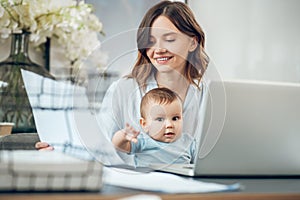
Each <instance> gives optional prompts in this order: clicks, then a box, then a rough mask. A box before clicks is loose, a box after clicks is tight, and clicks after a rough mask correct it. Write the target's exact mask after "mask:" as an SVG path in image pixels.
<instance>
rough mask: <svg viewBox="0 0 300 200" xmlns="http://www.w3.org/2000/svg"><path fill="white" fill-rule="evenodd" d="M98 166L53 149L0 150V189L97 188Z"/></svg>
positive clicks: (52, 189)
mask: <svg viewBox="0 0 300 200" xmlns="http://www.w3.org/2000/svg"><path fill="white" fill-rule="evenodd" d="M102 170H103V168H102V165H101V164H100V163H99V162H94V161H87V160H82V159H78V158H75V157H71V156H68V155H66V154H63V153H61V152H57V151H35V150H33V151H31V150H16V151H0V180H1V181H0V191H99V190H100V189H101V188H102V185H103V182H102V174H103V171H102Z"/></svg>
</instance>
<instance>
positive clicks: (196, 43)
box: [189, 37, 198, 52]
mask: <svg viewBox="0 0 300 200" xmlns="http://www.w3.org/2000/svg"><path fill="white" fill-rule="evenodd" d="M197 46H198V42H197V39H196V37H193V38H192V40H191V42H190V47H189V52H193V51H195V49H196V48H197Z"/></svg>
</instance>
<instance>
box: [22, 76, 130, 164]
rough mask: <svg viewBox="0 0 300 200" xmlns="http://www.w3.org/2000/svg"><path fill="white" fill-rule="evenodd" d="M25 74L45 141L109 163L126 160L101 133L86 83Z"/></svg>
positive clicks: (26, 85) (60, 148)
mask: <svg viewBox="0 0 300 200" xmlns="http://www.w3.org/2000/svg"><path fill="white" fill-rule="evenodd" d="M22 76H23V80H24V83H25V88H26V91H27V94H28V97H29V101H30V104H31V107H32V110H33V115H34V119H35V123H36V128H37V132H38V134H39V137H40V139H41V141H45V142H47V143H49V144H50V145H52V146H53V147H54V149H55V150H58V151H63V152H65V153H69V154H71V155H73V156H78V157H81V158H84V159H96V160H98V161H100V162H101V163H103V164H105V165H118V164H124V161H123V160H122V159H121V158H120V157H119V155H118V154H117V152H116V150H115V148H114V146H113V145H112V143H111V141H110V139H108V138H107V137H106V136H105V134H103V133H101V131H100V129H99V126H100V125H99V124H98V122H97V120H96V117H95V116H94V114H93V113H92V112H91V111H90V109H89V102H88V99H87V96H86V90H85V88H84V87H79V86H75V85H72V84H70V83H67V82H59V81H55V80H52V79H49V78H44V77H42V76H39V75H37V74H35V73H32V72H29V71H25V70H22Z"/></svg>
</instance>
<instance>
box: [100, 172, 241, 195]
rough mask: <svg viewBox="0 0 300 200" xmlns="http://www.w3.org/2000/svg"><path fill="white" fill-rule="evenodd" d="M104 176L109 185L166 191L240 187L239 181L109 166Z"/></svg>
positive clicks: (199, 190)
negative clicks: (221, 181) (212, 180)
mask: <svg viewBox="0 0 300 200" xmlns="http://www.w3.org/2000/svg"><path fill="white" fill-rule="evenodd" d="M103 178H104V179H103V182H104V184H108V185H114V186H119V187H125V188H132V189H138V190H147V191H155V192H165V193H206V192H220V191H233V190H238V189H239V188H240V184H238V183H237V184H232V185H224V184H218V183H208V182H202V181H198V180H195V179H192V178H185V177H181V176H177V175H174V174H168V173H161V172H149V173H140V172H135V171H131V170H126V169H119V168H108V167H105V168H104V177H103Z"/></svg>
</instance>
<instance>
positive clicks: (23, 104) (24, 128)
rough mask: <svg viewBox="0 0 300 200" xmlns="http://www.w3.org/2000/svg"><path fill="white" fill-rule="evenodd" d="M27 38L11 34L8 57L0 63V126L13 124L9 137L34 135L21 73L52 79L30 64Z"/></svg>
mask: <svg viewBox="0 0 300 200" xmlns="http://www.w3.org/2000/svg"><path fill="white" fill-rule="evenodd" d="M29 36H30V33H27V32H25V33H14V34H12V35H11V49H10V55H9V57H8V58H6V59H5V60H4V61H2V62H0V105H1V109H0V122H12V123H14V127H13V130H12V132H13V133H22V132H36V127H35V122H34V118H33V114H32V109H31V106H30V103H29V100H28V97H27V93H26V91H25V87H24V82H23V79H22V75H21V69H24V70H28V71H32V72H34V73H37V74H40V75H42V76H45V77H50V78H52V76H51V75H50V73H49V72H48V71H47V70H46V69H45V68H44V67H42V66H40V65H38V64H36V63H34V62H32V61H31V60H30V58H29V54H28V46H29Z"/></svg>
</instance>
